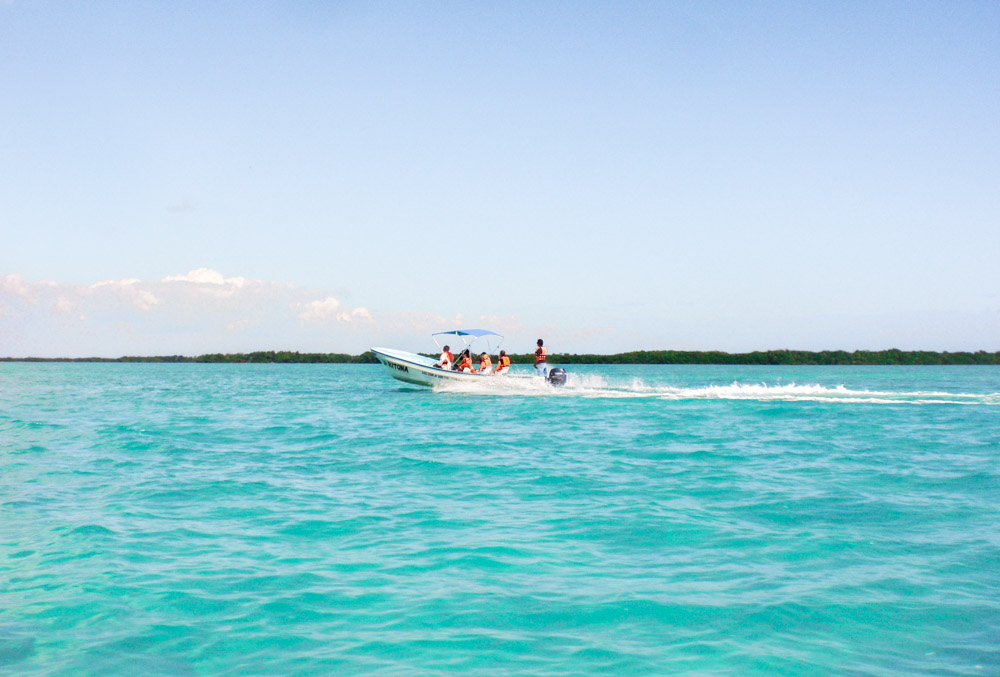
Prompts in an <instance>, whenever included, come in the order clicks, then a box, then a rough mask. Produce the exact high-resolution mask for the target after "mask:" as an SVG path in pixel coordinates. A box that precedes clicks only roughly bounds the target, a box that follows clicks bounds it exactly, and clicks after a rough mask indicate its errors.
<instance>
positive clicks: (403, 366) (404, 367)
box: [389, 362, 410, 371]
mask: <svg viewBox="0 0 1000 677" xmlns="http://www.w3.org/2000/svg"><path fill="white" fill-rule="evenodd" d="M389 366H390V367H392V368H393V369H399V370H400V371H410V368H409V367H407V366H406V365H405V364H396V363H395V362H390V363H389Z"/></svg>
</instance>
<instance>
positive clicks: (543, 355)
mask: <svg viewBox="0 0 1000 677" xmlns="http://www.w3.org/2000/svg"><path fill="white" fill-rule="evenodd" d="M547 357H548V351H547V350H546V349H545V345H544V343H543V342H542V339H538V350H536V351H535V369H540V370H541V375H542V376H548V375H549V363H548V361H547Z"/></svg>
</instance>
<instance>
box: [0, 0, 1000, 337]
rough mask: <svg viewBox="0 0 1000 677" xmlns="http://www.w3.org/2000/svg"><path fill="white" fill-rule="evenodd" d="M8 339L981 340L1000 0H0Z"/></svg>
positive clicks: (992, 231) (993, 276) (999, 240)
mask: <svg viewBox="0 0 1000 677" xmlns="http://www.w3.org/2000/svg"><path fill="white" fill-rule="evenodd" d="M0 92H3V95H2V96H0V167H2V169H3V177H2V181H0V236H2V244H0V355H13V356H25V355H43V356H53V355H65V356H79V355H106V356H116V355H121V354H164V353H171V354H172V353H184V354H197V353H201V352H210V351H211V352H214V351H237V350H255V349H291V350H304V351H347V352H359V351H361V350H364V349H365V348H367V347H368V346H370V345H390V346H396V347H400V348H406V349H420V350H426V349H428V348H430V347H433V346H432V344H431V343H430V340H429V339H428V338H427V334H429V333H430V331H433V330H437V329H447V328H452V327H453V326H455V325H466V326H477V325H484V326H488V327H491V328H495V329H497V330H498V331H501V332H503V333H505V334H507V336H508V345H509V346H510V348H511V349H513V350H515V351H528V350H530V349H531V348H532V346H533V344H534V340H535V338H537V337H538V336H543V337H545V338H546V339H547V344H548V345H550V346H552V350H554V351H556V352H559V351H568V352H614V351H620V350H631V349H640V348H648V349H666V348H676V349H722V350H729V351H742V350H754V349H769V348H786V347H787V348H799V349H813V350H819V349H827V348H830V349H833V348H843V349H859V348H860V349H879V348H889V347H898V348H904V349H935V350H975V349H986V350H1000V265H998V261H1000V4H998V3H996V2H962V3H950V2H937V3H928V2H899V3H886V2H875V3H848V2H835V3H825V2H817V3H801V2H788V3H785V2H717V3H713V2H697V3H693V2H692V3H667V2H651V3H590V2H582V3H569V2H566V3H561V2H559V3H534V2H531V3H528V2H526V3H495V4H488V3H443V2H442V3H426V4H421V3H403V2H399V3H393V2H380V3H318V2H317V3H310V2H291V3H278V2H218V3H200V2H178V3H152V2H135V3H123V2H100V1H98V2H87V3H71V2H45V1H44V0H13V1H10V0H7V1H6V2H0Z"/></svg>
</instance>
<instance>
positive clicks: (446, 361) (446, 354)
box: [434, 346, 455, 369]
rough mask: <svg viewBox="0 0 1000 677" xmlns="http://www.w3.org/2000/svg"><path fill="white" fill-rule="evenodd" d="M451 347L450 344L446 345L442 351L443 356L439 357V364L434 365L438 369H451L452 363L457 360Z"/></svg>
mask: <svg viewBox="0 0 1000 677" xmlns="http://www.w3.org/2000/svg"><path fill="white" fill-rule="evenodd" d="M450 350H451V349H450V348H449V347H448V346H445V347H444V350H442V351H441V357H440V358H439V359H438V362H437V364H435V365H434V366H435V367H437V368H438V369H451V363H452V362H454V361H455V356H454V355H452V354H451V352H450Z"/></svg>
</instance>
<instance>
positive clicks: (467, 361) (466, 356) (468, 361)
mask: <svg viewBox="0 0 1000 677" xmlns="http://www.w3.org/2000/svg"><path fill="white" fill-rule="evenodd" d="M458 370H459V371H464V372H465V373H467V374H471V373H472V372H473V371H474V370H473V368H472V354H471V353H470V352H469V350H468V348H467V349H466V350H465V352H464V353H462V361H461V362H459V363H458Z"/></svg>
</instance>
